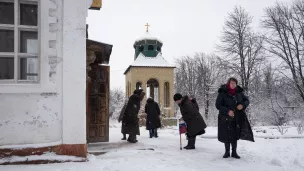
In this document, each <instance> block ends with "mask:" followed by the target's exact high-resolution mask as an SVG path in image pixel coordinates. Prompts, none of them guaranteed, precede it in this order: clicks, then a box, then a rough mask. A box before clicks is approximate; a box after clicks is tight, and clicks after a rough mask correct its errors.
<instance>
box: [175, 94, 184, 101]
mask: <svg viewBox="0 0 304 171" xmlns="http://www.w3.org/2000/svg"><path fill="white" fill-rule="evenodd" d="M182 98H183V96H182V95H181V94H179V93H176V94H174V96H173V100H174V101H175V102H176V101H178V100H180V99H182Z"/></svg>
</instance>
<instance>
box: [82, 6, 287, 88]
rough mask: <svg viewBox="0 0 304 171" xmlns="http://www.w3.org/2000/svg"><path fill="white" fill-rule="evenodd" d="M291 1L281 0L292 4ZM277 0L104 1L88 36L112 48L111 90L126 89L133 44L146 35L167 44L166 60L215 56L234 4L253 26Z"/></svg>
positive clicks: (93, 16)
mask: <svg viewBox="0 0 304 171" xmlns="http://www.w3.org/2000/svg"><path fill="white" fill-rule="evenodd" d="M291 1H292V0H279V2H291ZM275 2H276V0H103V6H102V8H101V10H100V11H93V10H90V11H89V15H88V18H87V23H88V24H89V38H90V39H93V40H97V41H100V42H104V43H108V44H112V45H113V51H112V55H111V58H110V67H111V76H110V80H111V81H110V83H111V85H110V86H111V88H119V87H121V88H122V89H123V90H124V89H125V77H124V75H123V73H124V71H125V69H126V68H127V67H128V66H129V65H130V64H131V63H132V62H133V60H134V49H133V43H134V41H135V40H136V38H138V37H141V36H142V35H144V33H145V24H146V23H149V24H150V25H151V27H150V28H149V32H150V34H151V35H152V36H154V37H157V38H159V39H160V40H162V41H163V43H164V45H163V48H162V52H163V56H164V57H165V59H166V60H167V61H168V62H169V63H171V64H174V59H175V58H179V57H181V56H186V55H193V54H194V53H195V52H204V53H212V52H213V51H215V50H216V49H215V44H216V43H218V42H219V37H220V35H221V31H222V28H223V24H224V21H225V18H226V17H227V13H228V12H231V11H233V8H234V6H235V5H240V6H243V7H244V8H245V9H246V10H247V11H248V12H249V13H250V14H251V15H252V16H253V17H254V27H255V28H256V29H257V28H258V27H259V21H260V20H261V19H262V17H263V16H264V12H263V10H264V9H265V8H266V7H268V6H272V5H274V4H275Z"/></svg>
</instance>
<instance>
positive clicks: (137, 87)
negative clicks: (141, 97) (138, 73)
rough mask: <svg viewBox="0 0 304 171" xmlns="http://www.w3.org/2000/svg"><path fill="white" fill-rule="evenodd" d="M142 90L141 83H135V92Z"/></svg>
mask: <svg viewBox="0 0 304 171" xmlns="http://www.w3.org/2000/svg"><path fill="white" fill-rule="evenodd" d="M139 89H142V83H141V82H137V83H136V90H139Z"/></svg>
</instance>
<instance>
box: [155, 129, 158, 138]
mask: <svg viewBox="0 0 304 171" xmlns="http://www.w3.org/2000/svg"><path fill="white" fill-rule="evenodd" d="M154 137H155V138H158V134H157V129H154Z"/></svg>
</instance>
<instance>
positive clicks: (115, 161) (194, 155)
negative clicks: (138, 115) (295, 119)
mask: <svg viewBox="0 0 304 171" xmlns="http://www.w3.org/2000/svg"><path fill="white" fill-rule="evenodd" d="M207 131H208V130H207ZM211 131H214V130H210V132H211ZM141 133H142V135H141V136H140V137H139V138H138V139H139V142H138V143H137V144H129V143H127V142H125V141H121V140H120V138H121V134H120V129H119V128H111V129H110V135H111V139H110V143H107V144H101V145H100V144H99V145H93V146H91V147H90V148H89V150H90V151H100V150H101V149H103V150H106V151H108V152H107V153H106V154H104V155H100V156H93V155H90V156H89V160H90V161H89V162H86V163H63V164H49V165H25V166H0V171H19V170H20V171H120V170H123V171H150V170H151V171H162V170H163V171H171V170H172V171H185V170H187V171H194V170H195V171H202V170H204V171H209V170H210V171H211V170H212V171H222V170H225V171H230V170H231V171H232V170H233V171H238V170H240V171H244V170H252V171H269V170H274V171H283V170H284V171H285V170H286V171H293V170H295V171H303V170H304V139H273V140H271V139H270V140H269V139H261V138H257V139H256V142H255V143H252V142H245V141H239V148H238V152H239V155H240V156H241V157H242V159H240V160H236V159H232V158H229V159H223V158H222V155H223V152H224V147H223V144H222V143H219V142H218V141H217V140H216V139H204V138H198V139H197V143H196V148H197V149H196V150H192V151H186V150H182V151H180V150H179V135H178V134H177V130H173V129H165V130H161V131H160V133H159V135H160V137H159V138H158V139H155V138H153V139H150V138H148V133H147V132H146V131H145V130H144V129H142V130H141ZM183 138H184V136H183ZM183 143H184V145H185V143H186V140H185V139H183ZM149 148H153V149H154V151H153V150H149Z"/></svg>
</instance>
